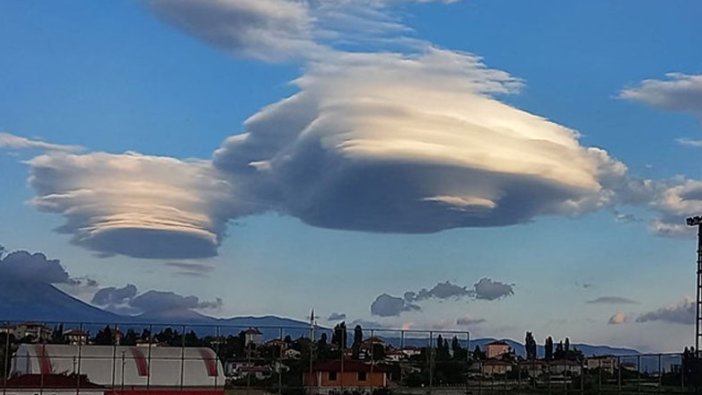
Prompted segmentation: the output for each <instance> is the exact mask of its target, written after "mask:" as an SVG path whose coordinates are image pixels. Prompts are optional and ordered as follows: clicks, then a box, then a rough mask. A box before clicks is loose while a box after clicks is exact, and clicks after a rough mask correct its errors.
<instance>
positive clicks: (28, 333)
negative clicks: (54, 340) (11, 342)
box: [0, 322, 51, 342]
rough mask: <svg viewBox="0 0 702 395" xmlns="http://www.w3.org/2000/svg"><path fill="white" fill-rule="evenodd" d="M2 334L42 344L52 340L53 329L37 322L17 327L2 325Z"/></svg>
mask: <svg viewBox="0 0 702 395" xmlns="http://www.w3.org/2000/svg"><path fill="white" fill-rule="evenodd" d="M0 333H8V334H11V335H12V336H14V337H15V339H25V340H31V341H33V342H41V341H42V340H48V339H50V338H51V329H49V328H48V327H47V326H46V325H43V324H37V323H35V322H24V323H21V324H17V325H2V326H0Z"/></svg>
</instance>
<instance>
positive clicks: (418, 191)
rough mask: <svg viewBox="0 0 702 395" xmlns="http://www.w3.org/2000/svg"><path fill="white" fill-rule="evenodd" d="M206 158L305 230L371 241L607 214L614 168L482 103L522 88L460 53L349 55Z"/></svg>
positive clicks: (538, 123)
mask: <svg viewBox="0 0 702 395" xmlns="http://www.w3.org/2000/svg"><path fill="white" fill-rule="evenodd" d="M296 84H297V85H298V86H299V87H300V89H301V91H300V92H299V93H298V94H296V95H294V96H292V97H290V98H287V99H285V100H283V101H281V102H279V103H277V104H274V105H272V106H269V107H267V108H265V109H264V110H262V111H261V112H260V113H258V114H256V115H255V116H253V117H252V118H250V119H249V120H248V121H247V123H246V130H247V131H246V133H244V134H242V135H237V136H233V137H231V138H230V139H228V140H227V141H226V142H225V144H224V146H223V147H222V148H221V149H219V150H218V151H217V152H216V153H215V159H214V164H215V167H217V168H218V169H219V170H221V171H222V172H223V173H227V174H230V175H231V176H232V177H239V176H241V177H244V176H245V177H250V175H251V174H252V173H256V177H257V178H258V179H260V180H261V186H262V188H261V189H260V192H261V194H262V196H261V197H262V199H264V200H269V201H274V202H275V204H276V205H277V206H278V207H279V209H281V210H283V211H284V212H285V213H287V214H290V215H294V216H296V217H298V218H300V219H302V220H303V221H305V222H307V223H308V224H312V225H315V226H320V227H327V228H335V229H351V230H363V231H375V232H403V233H417V232H435V231H440V230H443V229H449V228H456V227H466V226H501V225H510V224H516V223H521V222H525V221H529V220H530V219H531V218H533V217H535V216H538V215H545V214H565V215H573V214H578V213H581V212H584V211H587V210H590V209H593V208H597V207H599V206H601V205H603V204H606V203H607V202H608V200H609V199H610V197H611V191H610V190H608V188H607V186H606V185H605V184H604V181H607V180H610V179H615V178H618V177H621V176H623V174H624V173H625V167H624V165H622V164H621V163H619V162H617V161H614V160H612V159H611V158H610V157H609V156H608V155H607V153H606V152H604V151H602V150H600V149H596V148H587V147H583V146H581V145H580V144H579V142H578V139H577V133H575V132H574V131H572V130H570V129H567V128H565V127H562V126H560V125H558V124H555V123H553V122H550V121H548V120H546V119H544V118H542V117H539V116H535V115H532V114H529V113H527V112H524V111H521V110H518V109H516V108H513V107H510V106H508V105H505V104H503V103H501V102H499V101H498V100H496V99H494V98H493V97H492V95H495V94H504V93H511V92H514V91H515V90H516V89H518V87H519V86H520V82H519V81H518V80H516V79H514V78H513V77H511V76H509V75H508V74H507V73H504V72H501V71H497V70H491V69H488V68H486V67H484V66H483V65H482V64H481V63H480V61H479V59H478V58H476V57H475V56H472V55H470V54H461V53H456V52H450V51H444V50H438V49H431V50H429V51H428V52H426V53H424V54H423V55H419V56H403V55H399V54H360V55H351V54H347V55H345V56H342V57H340V58H339V59H338V60H337V62H335V63H332V64H329V63H325V64H315V65H312V66H311V67H310V69H309V71H308V72H307V73H306V74H305V75H304V76H303V77H301V78H300V79H298V80H297V81H296Z"/></svg>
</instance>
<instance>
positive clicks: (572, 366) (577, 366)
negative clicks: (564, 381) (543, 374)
mask: <svg viewBox="0 0 702 395" xmlns="http://www.w3.org/2000/svg"><path fill="white" fill-rule="evenodd" d="M548 369H549V372H551V374H556V375H561V374H562V375H566V376H571V375H572V376H579V375H580V373H582V365H581V363H580V362H578V361H571V360H569V359H557V360H554V361H550V362H549V364H548Z"/></svg>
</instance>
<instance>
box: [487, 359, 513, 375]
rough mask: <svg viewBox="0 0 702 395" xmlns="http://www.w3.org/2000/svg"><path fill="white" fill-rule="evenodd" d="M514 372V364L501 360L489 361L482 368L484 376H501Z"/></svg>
mask: <svg viewBox="0 0 702 395" xmlns="http://www.w3.org/2000/svg"><path fill="white" fill-rule="evenodd" d="M511 371H512V364H511V363H509V362H505V361H502V360H500V359H488V360H487V361H485V362H483V363H482V365H481V366H480V373H481V374H482V375H483V376H499V375H503V374H507V372H511Z"/></svg>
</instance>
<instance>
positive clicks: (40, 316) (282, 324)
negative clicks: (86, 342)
mask: <svg viewBox="0 0 702 395" xmlns="http://www.w3.org/2000/svg"><path fill="white" fill-rule="evenodd" d="M3 321H15V322H16V321H38V322H46V323H51V322H64V323H79V322H82V323H94V324H103V325H104V324H117V323H118V324H122V328H129V327H133V328H136V329H140V328H142V327H144V326H145V325H148V324H154V328H153V329H154V330H155V331H158V330H159V329H158V328H159V327H165V326H166V325H169V326H183V328H184V329H185V330H186V331H189V330H194V331H195V332H197V333H198V334H200V335H213V334H215V333H219V334H220V335H230V334H231V335H235V334H237V333H239V332H240V331H242V330H246V329H248V328H258V329H259V330H260V331H261V332H262V333H263V337H264V338H265V339H273V338H277V337H281V336H282V337H285V336H290V337H292V338H298V337H300V336H306V335H308V334H309V323H307V322H304V321H298V320H294V319H290V318H281V317H276V316H272V315H268V316H262V317H255V316H245V317H233V318H214V317H209V316H206V315H203V314H200V313H197V312H195V311H193V310H188V309H176V310H165V311H152V312H147V313H144V314H142V315H139V316H123V315H117V314H113V313H110V312H107V311H104V310H101V309H99V308H97V307H94V306H91V305H89V304H87V303H85V302H83V301H80V300H78V299H76V298H74V297H72V296H70V295H68V294H66V293H64V292H62V291H60V290H59V289H57V288H56V287H54V286H52V285H50V284H46V283H39V282H27V281H16V280H12V281H10V280H7V279H4V280H0V322H3ZM98 326H99V325H90V326H89V328H90V329H94V328H97V327H98ZM349 331H350V333H349V338H352V337H353V333H352V330H351V329H349ZM322 332H326V333H327V336H330V335H331V333H330V329H329V328H323V327H319V328H318V330H317V336H319V335H320V334H321V333H322ZM366 332H367V331H366ZM395 333H397V331H395ZM366 334H368V333H366ZM376 334H379V333H376ZM381 336H382V334H381ZM459 339H460V340H461V342H463V341H464V339H465V337H464V336H459ZM428 340H429V339H428V338H427V337H409V336H408V337H406V338H405V339H401V338H399V337H389V336H388V337H385V341H386V342H387V343H388V344H392V345H394V346H400V345H401V344H404V345H406V346H417V347H423V346H426V345H427V343H428ZM494 340H495V339H492V338H482V339H471V341H470V348H471V349H474V348H475V346H479V347H480V348H481V349H483V350H484V349H485V346H486V345H487V344H488V343H490V342H491V341H494ZM504 340H505V341H506V342H507V343H509V345H510V346H511V347H512V349H514V350H515V352H516V353H517V354H519V355H522V356H524V355H525V351H524V345H523V344H521V343H518V342H516V341H514V340H510V339H504ZM572 346H573V347H576V348H577V349H579V350H581V351H582V352H583V354H585V356H592V355H636V354H639V352H638V351H636V350H633V349H629V348H617V347H610V346H593V345H589V344H573V345H572ZM537 351H538V354H539V356H543V354H544V351H543V346H538V350H537Z"/></svg>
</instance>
